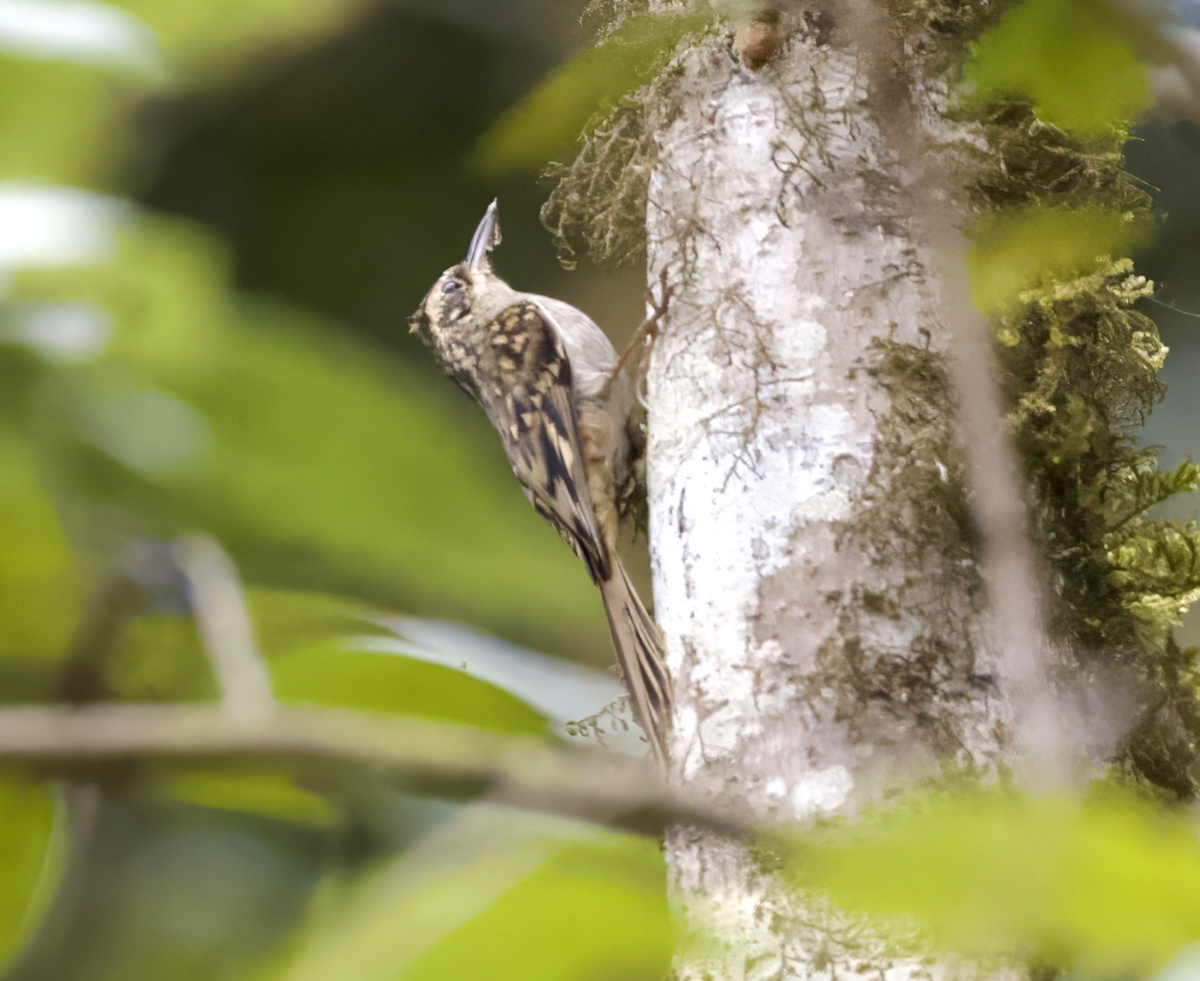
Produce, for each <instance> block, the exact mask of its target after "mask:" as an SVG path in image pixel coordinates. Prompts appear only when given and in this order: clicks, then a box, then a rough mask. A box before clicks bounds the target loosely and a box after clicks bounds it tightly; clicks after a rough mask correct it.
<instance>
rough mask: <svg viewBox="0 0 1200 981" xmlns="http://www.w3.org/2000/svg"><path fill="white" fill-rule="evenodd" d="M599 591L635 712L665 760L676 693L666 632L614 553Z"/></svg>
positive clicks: (653, 746) (654, 747) (652, 745)
mask: <svg viewBox="0 0 1200 981" xmlns="http://www.w3.org/2000/svg"><path fill="white" fill-rule="evenodd" d="M600 592H601V594H602V595H603V597H604V612H605V613H607V614H608V625H609V627H610V628H611V629H612V635H613V646H614V647H616V649H617V662H618V663H619V664H620V665H621V673H622V674H623V675H624V676H625V688H626V689H627V690H628V692H629V696H630V698H632V699H633V710H634V715H635V716H636V718H637V721H638V722H639V723H640V724H641V727H642V728H643V729H644V730H646V738H647V739H649V740H650V748H651V749H652V750H653V751H654V756H655V758H656V759H657V760H658V761H659V763H661V764H663V765H665V764H666V760H667V752H666V741H667V733H668V731H669V730H670V727H671V701H672V698H673V693H672V689H671V676H670V675H669V674H667V667H666V664H665V660H664V648H663V639H662V634H661V633H660V632H659V629H658V624H656V623H655V622H654V620H652V619H651V617H650V614H649V613H647V612H646V608H645V607H644V606H643V605H642V601H641V599H640V598H639V597H638V594H637V590H635V589H634V588H633V583H631V582H630V581H629V576H628V575H626V573H625V568H624V566H622V565H621V562H620V560H619V559H617V557H616V556H615V555H614V556H613V564H612V575H611V576H610V577H609V578H608V579H603V580H601V581H600Z"/></svg>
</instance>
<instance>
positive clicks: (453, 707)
mask: <svg viewBox="0 0 1200 981" xmlns="http://www.w3.org/2000/svg"><path fill="white" fill-rule="evenodd" d="M271 673H272V675H273V677H274V679H275V691H276V694H277V695H278V697H279V698H280V699H283V700H286V701H293V702H306V703H311V704H317V705H338V706H342V707H345V708H355V709H362V710H365V711H369V712H402V713H407V714H409V715H417V716H421V717H423V718H430V719H449V720H454V721H459V722H465V723H468V724H469V725H473V726H478V727H479V728H481V729H489V730H493V731H496V732H505V733H541V732H545V730H546V720H545V719H544V718H542V716H540V715H538V714H537V712H535V711H534V710H533V709H531V708H530V707H529V706H528V705H526V704H525V703H524V702H521V701H519V700H518V699H516V698H514V697H513V696H512V695H509V694H508V693H507V692H505V691H502V690H501V689H499V688H496V687H495V686H493V685H489V684H487V683H486V682H483V681H479V680H478V679H475V678H472V677H471V676H470V675H467V674H464V673H463V672H461V671H455V670H454V669H452V668H444V667H441V666H440V665H436V664H427V663H425V662H423V661H416V660H413V659H412V658H408V657H400V656H398V655H395V654H379V653H373V652H364V651H356V650H352V649H350V648H349V647H348V646H347V645H346V644H344V643H339V642H335V641H330V642H326V643H319V644H314V645H312V646H309V647H303V648H300V649H299V650H295V651H292V652H291V653H289V654H285V655H283V656H281V657H277V658H275V659H274V660H272V662H271Z"/></svg>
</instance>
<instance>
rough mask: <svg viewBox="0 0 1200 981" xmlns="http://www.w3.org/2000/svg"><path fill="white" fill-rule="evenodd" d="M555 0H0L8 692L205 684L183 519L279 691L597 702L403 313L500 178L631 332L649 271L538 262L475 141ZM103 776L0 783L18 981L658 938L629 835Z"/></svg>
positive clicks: (558, 49) (454, 966)
mask: <svg viewBox="0 0 1200 981" xmlns="http://www.w3.org/2000/svg"><path fill="white" fill-rule="evenodd" d="M582 6H583V5H582V3H576V2H561V0H534V2H528V0H520V2H505V0H458V2H451V0H425V2H413V3H408V2H404V3H400V2H362V0H195V2H188V3H182V2H180V0H131V2H116V3H109V2H103V3H102V2H82V0H62V2H58V0H0V701H3V702H4V703H6V704H19V703H35V702H44V701H51V700H54V699H56V698H58V697H62V696H63V695H64V694H65V695H70V696H73V697H81V698H95V697H101V696H102V697H105V698H108V699H110V700H114V701H189V700H202V699H211V698H212V697H214V695H215V687H214V683H213V681H212V679H211V676H210V672H209V670H208V667H207V665H206V663H205V660H204V657H203V655H202V651H201V645H200V641H199V638H198V636H197V631H196V628H195V626H194V624H193V622H192V619H191V617H190V615H189V611H188V605H187V602H186V600H187V597H186V595H185V594H186V590H184V589H182V588H181V587H180V584H179V582H178V581H177V580H178V575H177V570H174V569H173V568H172V567H171V553H170V546H169V543H170V542H171V541H173V540H174V539H175V538H176V537H177V536H179V535H181V534H186V533H195V532H203V533H205V534H207V535H211V536H212V537H213V538H214V539H215V540H216V541H218V542H220V544H221V545H222V546H223V547H224V549H226V550H227V552H228V553H229V555H230V556H231V558H232V560H233V562H234V563H235V564H236V566H237V569H238V570H239V574H240V576H241V579H242V581H243V584H244V587H245V591H246V596H247V600H248V603H249V607H250V611H251V614H252V616H253V617H254V620H255V625H256V628H257V632H258V636H259V642H260V645H261V647H262V649H263V652H264V654H265V655H266V657H267V658H268V660H269V663H270V666H271V671H272V676H273V681H274V684H275V689H276V693H277V695H278V697H280V698H281V699H283V700H285V701H289V702H301V703H316V704H323V705H338V706H348V707H350V708H355V709H360V710H366V711H376V712H389V713H391V712H404V713H412V714H416V715H419V716H423V717H426V718H435V719H448V720H461V721H468V722H470V723H471V724H473V725H477V726H481V727H483V728H488V729H492V730H495V731H498V732H502V733H516V734H519V733H529V734H540V733H544V732H547V731H549V732H551V733H554V732H558V733H560V734H561V733H562V731H563V728H564V724H565V723H566V722H568V721H570V720H573V719H579V718H583V717H586V716H589V715H591V714H593V713H595V712H597V711H600V710H602V709H603V708H604V707H605V705H606V704H608V703H609V702H611V701H612V700H613V699H615V698H616V697H617V696H618V694H619V691H620V689H619V685H618V684H617V682H616V680H615V678H613V677H612V676H611V675H610V674H608V673H607V671H606V670H605V669H606V668H607V666H608V664H609V663H610V662H611V648H610V641H609V638H608V630H607V626H606V624H605V620H604V615H603V612H602V608H601V606H600V604H599V602H598V597H597V595H596V594H595V591H594V587H593V586H592V585H591V583H590V582H589V580H588V577H587V575H586V572H585V571H584V569H583V568H582V566H581V565H580V564H579V563H578V561H577V560H576V559H575V557H574V556H573V555H572V554H571V553H570V552H569V550H567V549H565V548H564V547H563V546H562V544H561V542H560V541H559V540H558V538H557V536H555V535H554V534H553V533H552V532H551V531H550V530H549V529H548V528H547V527H546V526H545V525H544V523H543V522H542V521H541V520H540V519H539V518H538V517H537V516H536V515H535V514H534V513H533V512H532V510H531V509H530V508H529V506H528V504H527V502H526V501H525V499H524V496H523V495H522V494H521V492H520V489H519V487H518V486H517V484H516V483H515V481H514V480H513V479H512V475H511V471H510V470H509V468H508V465H507V463H506V461H505V459H504V456H503V453H502V451H501V449H500V446H499V444H498V442H497V441H496V439H495V437H494V434H493V433H492V431H491V429H490V426H489V425H488V423H487V421H486V419H485V418H484V416H483V414H482V413H481V412H479V411H478V409H477V408H476V407H475V406H474V405H473V404H472V403H471V402H470V401H469V400H467V399H466V398H465V397H463V396H462V395H461V394H460V393H459V392H458V391H457V390H456V389H455V388H454V386H452V385H450V384H448V383H447V382H446V381H445V380H444V379H443V378H442V376H441V373H440V370H439V369H438V368H437V367H436V365H435V364H434V363H433V361H432V359H431V358H430V356H429V353H428V352H427V351H426V350H425V349H424V348H423V347H422V346H421V345H420V344H419V342H417V340H416V339H415V338H413V337H410V336H409V335H408V333H407V326H406V323H405V318H406V317H407V315H408V314H410V313H411V312H413V310H414V309H415V308H416V306H417V304H418V303H419V302H420V300H421V298H422V296H423V294H424V292H425V291H426V289H428V287H429V286H430V285H431V283H432V282H433V281H434V279H435V278H436V277H437V276H438V275H439V274H440V273H441V271H442V270H443V269H444V268H446V267H447V266H449V265H451V264H452V263H454V262H457V261H458V260H459V259H460V258H461V257H462V255H463V254H464V252H465V249H466V245H467V243H468V241H469V239H470V235H471V232H472V231H473V229H474V226H475V224H476V222H477V221H478V220H479V218H480V217H481V215H482V213H483V209H484V208H485V207H486V205H487V203H488V202H489V201H490V200H491V199H492V198H493V197H498V198H499V199H500V202H501V216H502V223H503V228H504V243H503V245H502V246H501V250H500V251H499V252H498V253H497V261H498V263H499V265H500V267H501V268H502V270H503V272H504V273H505V274H506V275H507V276H508V277H509V278H510V279H511V280H512V281H513V282H514V283H516V284H519V285H522V286H526V287H528V288H531V289H536V290H537V291H539V292H544V293H551V294H554V295H557V296H562V297H563V298H565V299H567V300H569V301H571V302H574V303H576V304H577V305H580V306H582V307H584V308H585V309H587V310H589V311H591V312H592V313H593V315H594V316H595V317H596V319H597V320H599V321H600V322H601V323H605V324H611V325H613V335H614V340H616V341H617V343H622V342H623V341H624V340H625V339H626V338H627V337H628V336H629V334H630V333H632V330H633V328H634V326H635V325H636V323H637V321H638V320H639V319H640V318H641V315H642V311H643V299H642V297H643V288H642V286H641V282H640V279H641V274H640V271H639V270H632V271H627V272H626V273H624V274H620V273H610V272H601V271H598V270H595V269H581V270H579V271H577V272H574V273H571V274H568V273H566V272H564V271H563V269H562V268H561V266H560V265H559V264H558V262H557V259H556V256H555V253H554V249H553V247H552V245H551V243H550V240H549V237H548V236H547V235H546V234H545V233H544V232H543V231H542V230H541V227H540V224H539V221H538V217H537V214H538V209H539V206H540V204H541V202H542V200H543V199H544V197H545V194H546V192H547V189H546V187H545V186H544V185H541V184H539V179H538V175H537V174H536V173H534V172H532V171H529V172H516V173H511V172H510V173H504V174H498V173H487V172H484V171H483V170H482V169H481V168H480V167H479V166H478V165H477V164H476V162H475V147H476V145H477V142H478V140H479V138H480V136H481V134H483V133H484V132H485V130H487V128H488V127H489V126H490V125H491V124H493V123H494V122H495V121H496V120H497V118H499V117H500V116H501V115H502V113H503V112H504V111H505V109H506V108H508V107H509V106H511V105H512V104H513V103H515V102H516V101H517V100H518V99H519V98H520V96H521V95H522V94H523V93H524V92H525V91H527V90H528V89H529V88H530V87H531V86H533V85H534V84H535V83H536V82H537V81H538V80H539V79H540V78H541V77H542V76H543V75H544V74H545V73H546V72H547V71H548V70H549V69H551V68H552V67H553V66H554V65H556V64H558V63H560V62H561V61H563V60H564V59H565V58H566V57H568V56H569V54H570V53H571V52H573V51H575V50H576V49H578V48H579V47H580V46H582V45H584V44H585V43H586V41H587V38H588V33H587V32H585V31H584V30H583V29H582V28H581V26H580V24H579V17H580V13H581V9H582ZM643 547H644V546H643ZM635 554H636V549H635ZM131 579H132V580H133V591H134V592H135V593H137V595H136V596H135V597H134V598H133V599H132V600H131V609H130V611H129V612H130V615H129V616H128V617H127V619H128V621H129V622H128V623H122V624H121V625H120V627H119V629H116V630H114V631H109V633H111V634H112V636H108V634H106V629H105V625H104V621H105V617H106V616H107V615H108V613H110V612H111V609H112V607H113V602H114V601H113V597H114V595H115V593H119V592H120V590H114V588H113V584H114V583H126V582H127V581H128V580H131ZM122 588H124V587H122ZM467 625H469V626H467ZM101 641H104V644H105V646H106V649H105V650H103V651H101V652H100V653H99V654H97V652H96V651H95V650H94V649H93V648H95V647H96V646H97V645H98V644H100V643H101ZM533 651H538V652H543V654H544V656H542V657H539V656H538V655H537V654H535V653H533ZM71 658H75V659H76V660H83V661H86V660H88V658H93V659H96V658H102V660H103V662H104V664H103V668H104V670H103V675H104V677H103V683H102V684H101V685H99V687H97V686H94V685H93V686H91V687H90V688H89V686H84V689H83V690H82V691H81V690H80V689H79V688H78V685H76V687H75V689H74V690H71V686H70V685H69V684H67V683H66V682H65V681H64V663H65V662H66V660H68V659H71ZM566 661H569V662H576V663H577V664H579V665H580V667H579V668H578V669H577V670H575V671H572V670H571V669H570V668H568V667H559V666H560V665H563V664H564V662H566ZM463 668H466V670H465V671H464V670H462V669H463ZM76 680H77V679H76ZM605 726H607V730H606V731H607V734H608V736H609V737H610V741H611V740H612V739H615V740H616V741H617V742H620V740H621V738H622V736H623V735H624V737H625V740H626V745H630V740H629V738H628V734H623V733H622V732H620V731H613V730H614V729H615V730H620V728H621V726H620V722H619V721H617V722H611V721H606V722H602V723H601V727H602V728H604V727H605ZM631 748H632V750H633V751H634V752H637V751H639V749H640V747H639V745H638V743H637V741H636V740H633V741H632V744H631ZM89 777H91V778H92V779H93V780H98V785H97V784H91V785H89V786H87V787H82V786H79V787H74V788H71V789H66V790H62V789H59V790H52V789H51V788H50V786H49V785H46V784H39V785H31V784H27V783H25V782H22V781H21V780H19V779H17V778H15V777H14V778H11V779H10V778H5V780H4V782H3V783H0V960H4V961H6V962H7V964H8V968H7V973H6V975H5V977H6V978H11V979H28V981H33V979H55V981H69V979H114V981H115V979H132V978H172V979H191V978H195V979H201V978H203V979H217V978H234V977H238V978H240V977H264V978H265V977H285V976H286V977H308V976H310V975H311V976H313V977H316V976H320V977H331V976H337V977H342V976H344V977H354V978H370V977H376V976H378V977H399V976H401V975H403V976H405V977H409V976H412V977H430V978H433V977H447V978H450V977H453V978H460V977H471V976H474V977H489V978H499V977H506V976H509V975H510V974H511V976H513V977H517V976H520V977H522V978H536V977H547V978H549V977H565V976H572V977H573V976H580V977H597V978H599V977H609V978H639V977H648V978H649V977H656V976H658V974H659V973H660V971H661V968H662V966H663V965H664V963H665V958H666V956H667V950H668V946H669V943H670V930H669V927H668V924H667V916H666V905H665V896H664V893H663V869H662V864H661V859H660V857H659V854H658V850H657V847H656V846H655V845H654V844H653V842H648V841H643V840H639V839H634V838H631V837H625V836H621V835H611V834H602V833H600V832H596V831H594V830H587V829H584V828H583V827H582V826H576V825H574V824H572V823H570V822H551V821H546V820H542V819H538V818H535V817H530V816H528V815H517V814H514V813H511V812H508V811H505V810H503V809H499V808H488V807H486V806H483V805H477V806H475V807H470V808H466V809H459V808H455V807H451V806H449V805H441V804H435V803H430V802H427V801H421V800H417V799H414V798H410V797H407V796H405V795H403V794H399V793H396V792H394V791H392V790H390V789H389V788H387V787H386V786H384V785H383V784H382V782H377V781H375V780H373V779H371V778H370V777H369V776H367V775H363V774H360V775H357V776H356V777H355V778H354V779H353V780H349V781H347V786H346V787H344V788H342V789H341V790H340V791H339V792H338V793H330V791H329V788H328V787H321V788H319V790H320V791H321V792H320V793H310V792H308V790H306V789H305V788H303V787H302V786H297V784H296V782H295V781H292V780H289V779H286V778H284V777H281V776H278V775H275V776H272V775H269V774H268V775H264V774H254V773H251V774H243V775H237V774H234V775H230V774H228V773H226V772H217V771H214V772H212V773H197V772H194V771H189V772H188V773H186V774H178V773H172V772H164V771H154V772H151V771H149V770H145V771H143V770H139V771H137V772H130V771H123V772H121V773H116V774H107V773H105V774H99V775H97V774H94V773H93V774H89ZM431 829H436V835H435V837H433V838H429V837H427V836H428V835H429V833H430V830H431ZM414 841H419V842H421V846H420V847H417V848H413V849H409V848H408V846H409V845H410V844H411V843H412V842H414ZM447 843H450V844H449V845H448V844H447ZM401 866H402V868H401ZM335 895H336V900H335V898H334V896H335ZM431 909H434V910H436V911H437V915H434V914H432V913H430V910H431ZM331 911H332V912H331ZM481 912H484V913H486V914H487V915H484V916H480V915H479V914H480V913H481ZM335 913H336V915H335ZM535 914H536V915H535ZM463 930H466V931H467V934H466V935H467V937H468V939H469V942H466V943H463V942H461V936H460V938H459V940H460V942H446V937H445V936H443V934H446V935H451V934H455V932H456V931H458V933H459V934H461V931H463ZM331 958H332V960H331ZM331 963H332V964H336V970H332V971H331V970H330V969H329V965H330V964H331ZM322 965H324V967H322Z"/></svg>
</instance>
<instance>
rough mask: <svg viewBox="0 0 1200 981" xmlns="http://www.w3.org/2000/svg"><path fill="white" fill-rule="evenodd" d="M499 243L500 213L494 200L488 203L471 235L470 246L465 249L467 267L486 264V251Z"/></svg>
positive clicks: (474, 267) (489, 250)
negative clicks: (481, 218)
mask: <svg viewBox="0 0 1200 981" xmlns="http://www.w3.org/2000/svg"><path fill="white" fill-rule="evenodd" d="M499 244H500V215H499V212H498V211H497V209H496V202H495V201H493V202H492V203H491V204H489V205H488V209H487V211H486V212H484V215H483V220H482V221H481V222H480V223H479V227H478V228H476V229H475V234H474V235H472V236H471V247H470V248H469V249H468V250H467V268H468V269H471V270H475V269H479V268H481V267H483V266H486V265H487V264H488V253H489V252H491V251H492V249H494V248H495V247H496V246H497V245H499Z"/></svg>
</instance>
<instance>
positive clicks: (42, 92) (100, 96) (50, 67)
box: [0, 54, 128, 187]
mask: <svg viewBox="0 0 1200 981" xmlns="http://www.w3.org/2000/svg"><path fill="white" fill-rule="evenodd" d="M127 125H128V124H127V123H126V122H125V121H124V120H123V119H121V117H120V116H119V115H118V105H117V102H116V100H115V99H113V98H112V82H111V81H110V80H109V79H108V78H106V73H105V72H104V71H103V70H102V69H98V68H95V67H92V66H90V65H64V64H58V63H55V62H46V61H32V60H26V59H21V58H14V57H11V56H9V55H7V54H5V55H0V133H3V134H4V139H3V140H0V178H6V179H18V180H28V179H30V178H31V177H32V178H37V179H38V180H39V181H51V182H61V183H64V184H74V185H78V186H87V187H98V186H100V182H101V181H102V171H103V170H104V169H106V168H105V167H104V165H105V164H107V163H108V162H109V161H108V160H107V159H106V158H105V153H106V151H107V150H109V149H111V148H112V147H113V146H114V145H116V144H117V143H119V142H120V141H121V140H123V138H124V136H125V134H126V131H127Z"/></svg>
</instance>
